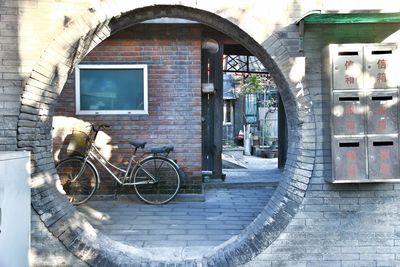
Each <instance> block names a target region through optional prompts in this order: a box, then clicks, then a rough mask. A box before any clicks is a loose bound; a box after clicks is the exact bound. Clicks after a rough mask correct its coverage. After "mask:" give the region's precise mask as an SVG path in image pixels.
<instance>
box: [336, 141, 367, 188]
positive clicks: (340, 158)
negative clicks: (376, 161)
mask: <svg viewBox="0 0 400 267" xmlns="http://www.w3.org/2000/svg"><path fill="white" fill-rule="evenodd" d="M332 145H333V157H334V161H333V164H334V166H333V171H334V174H333V175H334V180H349V181H359V180H367V179H368V177H367V170H366V158H365V139H364V138H363V137H360V138H334V139H333V144H332Z"/></svg>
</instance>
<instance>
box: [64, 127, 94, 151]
mask: <svg viewBox="0 0 400 267" xmlns="http://www.w3.org/2000/svg"><path fill="white" fill-rule="evenodd" d="M89 147H90V138H89V136H88V135H87V134H86V133H84V132H82V131H79V130H73V131H72V134H71V139H70V141H69V143H68V146H67V155H68V156H84V155H85V154H86V152H87V150H88V149H89Z"/></svg>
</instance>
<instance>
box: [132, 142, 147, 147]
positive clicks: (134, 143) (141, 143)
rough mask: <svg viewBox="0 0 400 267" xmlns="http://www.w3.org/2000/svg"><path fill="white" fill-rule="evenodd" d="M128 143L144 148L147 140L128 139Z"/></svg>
mask: <svg viewBox="0 0 400 267" xmlns="http://www.w3.org/2000/svg"><path fill="white" fill-rule="evenodd" d="M129 144H131V145H132V146H134V147H136V148H144V146H145V145H146V144H147V142H136V141H132V140H129Z"/></svg>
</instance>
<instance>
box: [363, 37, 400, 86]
mask: <svg viewBox="0 0 400 267" xmlns="http://www.w3.org/2000/svg"><path fill="white" fill-rule="evenodd" d="M398 64H399V62H398V60H397V50H396V45H394V44H387V45H386V44H380V45H366V46H364V66H365V75H364V87H365V88H367V89H385V88H395V87H396V86H397V85H398V78H399V73H398V70H397V69H398Z"/></svg>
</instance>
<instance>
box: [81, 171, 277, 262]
mask: <svg viewBox="0 0 400 267" xmlns="http://www.w3.org/2000/svg"><path fill="white" fill-rule="evenodd" d="M275 166H276V165H275ZM247 171H248V170H247ZM258 171H259V170H258ZM264 171H265V172H266V174H268V173H269V174H270V177H271V182H269V183H268V181H265V180H266V179H267V178H265V177H264V178H263V179H262V180H264V182H267V183H265V184H256V186H250V187H242V186H240V187H239V188H237V187H236V186H233V187H232V186H230V184H231V183H235V182H236V179H238V176H235V175H228V176H227V179H226V180H225V182H220V181H214V182H215V183H214V185H213V186H212V187H209V188H208V189H207V187H206V190H205V194H204V197H205V201H187V200H186V201H179V200H178V201H172V202H170V203H168V204H166V205H159V206H152V205H148V204H145V203H143V202H141V201H139V200H138V198H137V197H136V196H135V195H132V196H129V197H125V196H121V197H120V199H119V200H117V201H115V200H106V201H105V200H102V201H93V200H91V201H89V202H88V203H87V204H85V205H82V206H80V207H79V208H78V209H79V210H80V211H81V212H83V213H84V214H86V216H87V218H88V219H89V221H90V222H91V223H92V225H93V226H94V227H95V228H97V229H99V230H100V231H101V232H102V233H104V234H106V235H107V236H109V237H110V238H112V239H114V240H116V241H120V242H123V243H125V244H129V245H132V246H136V247H143V248H169V249H171V251H173V250H174V251H176V252H177V253H182V250H185V253H186V254H190V255H194V254H196V255H197V254H201V253H204V252H206V251H207V250H210V249H212V248H213V247H215V246H217V245H219V244H221V243H223V242H224V241H227V240H228V239H230V238H231V237H233V236H235V235H237V234H238V233H240V231H241V230H243V229H244V228H245V227H246V226H247V225H249V224H250V223H251V222H252V221H253V220H254V218H255V217H256V216H257V215H258V214H259V213H260V212H261V210H262V209H263V208H264V207H265V205H266V204H267V202H268V201H269V199H270V197H271V196H272V194H273V192H274V190H275V187H274V185H275V184H276V179H277V176H276V174H278V173H279V170H277V169H276V167H275V168H270V169H269V170H264ZM255 173H257V172H255ZM240 176H242V179H240V180H241V181H246V180H248V181H252V182H253V183H256V182H257V181H255V180H257V179H256V178H255V176H258V175H257V174H255V175H253V176H252V175H248V174H247V175H244V176H243V174H242V175H240ZM267 177H268V175H267ZM267 180H268V179H267Z"/></svg>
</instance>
